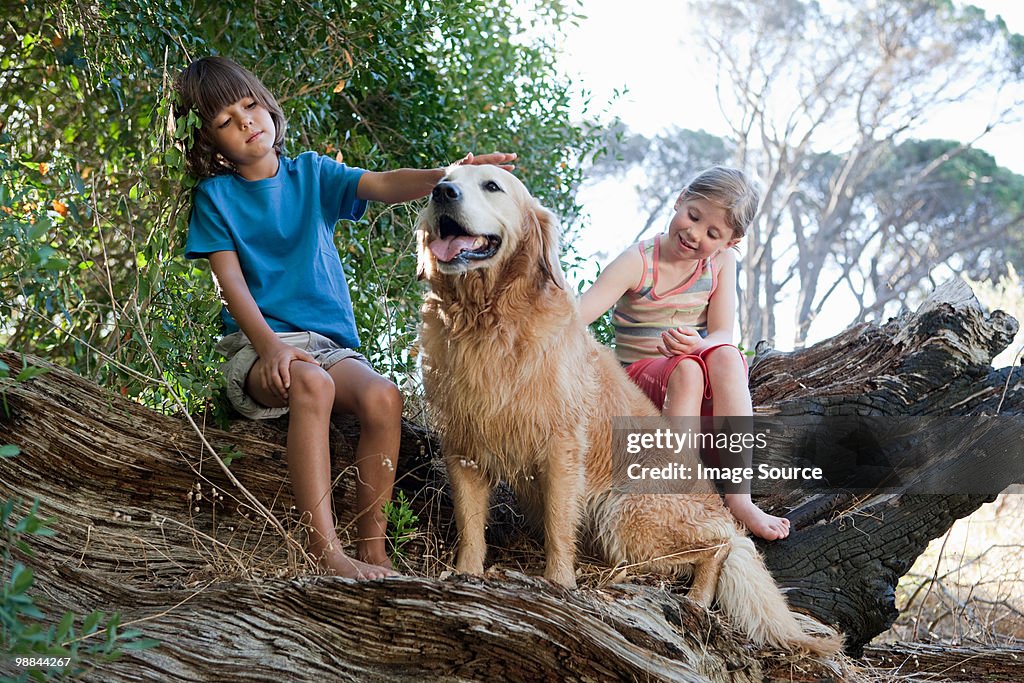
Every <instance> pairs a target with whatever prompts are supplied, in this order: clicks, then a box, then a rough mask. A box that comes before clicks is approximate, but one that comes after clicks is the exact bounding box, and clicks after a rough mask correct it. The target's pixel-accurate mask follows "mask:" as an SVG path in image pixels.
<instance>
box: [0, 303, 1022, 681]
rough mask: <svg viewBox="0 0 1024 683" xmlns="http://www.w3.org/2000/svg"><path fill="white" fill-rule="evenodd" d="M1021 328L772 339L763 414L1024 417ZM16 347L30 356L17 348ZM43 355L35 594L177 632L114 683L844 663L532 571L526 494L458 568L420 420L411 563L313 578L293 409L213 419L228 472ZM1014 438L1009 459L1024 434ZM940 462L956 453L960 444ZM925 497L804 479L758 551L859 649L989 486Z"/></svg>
mask: <svg viewBox="0 0 1024 683" xmlns="http://www.w3.org/2000/svg"><path fill="white" fill-rule="evenodd" d="M1015 329H1016V323H1015V322H1014V321H1013V320H1012V319H1011V318H1008V317H1007V316H1005V315H1003V314H1001V313H999V312H996V313H993V314H991V315H986V314H985V313H984V312H983V311H982V310H981V308H980V306H979V305H978V304H977V302H976V301H974V300H973V297H972V296H971V295H970V292H969V290H967V289H966V286H964V285H962V283H959V284H957V283H953V284H950V285H949V286H946V287H944V288H940V290H938V291H937V292H936V293H935V295H933V297H932V298H931V299H930V300H929V301H928V302H926V303H925V304H924V305H922V307H921V309H920V310H919V311H918V312H917V313H915V314H906V315H904V316H902V317H901V318H899V319H896V320H892V321H890V322H888V323H886V324H885V325H881V326H878V325H860V326H857V327H855V328H852V329H850V330H847V331H846V332H844V333H843V334H841V335H839V336H837V337H835V338H833V339H831V340H829V341H826V342H823V343H821V344H818V345H816V346H814V347H811V348H809V349H806V350H802V351H798V352H794V353H787V354H782V353H775V352H771V351H768V350H764V349H762V350H761V353H760V354H759V356H758V357H757V358H756V359H755V362H754V363H753V365H752V371H751V387H752V391H753V396H754V401H755V405H756V406H757V409H758V411H759V412H760V413H762V414H773V415H798V416H799V415H804V416H808V415H809V416H820V415H842V414H844V411H846V412H847V413H848V414H871V415H883V416H884V415H889V416H902V415H910V416H928V415H955V416H972V415H981V414H995V413H997V412H998V413H999V414H1000V415H1003V416H1015V415H1016V416H1019V415H1021V414H1022V412H1024V381H1022V380H1021V377H1020V374H1019V369H1018V370H1017V371H1016V372H1017V373H1018V374H1016V375H1014V374H1011V373H1012V372H1013V369H1004V370H1001V371H996V370H993V369H992V368H991V366H990V365H989V363H990V362H991V358H992V357H993V356H994V355H995V354H996V353H998V352H999V351H1000V350H1001V349H1002V348H1004V347H1005V346H1006V345H1007V344H1008V343H1009V340H1010V339H1012V337H1013V334H1014V332H1015ZM0 359H2V360H3V361H4V362H5V363H7V364H8V365H9V366H11V367H12V369H14V371H15V372H17V370H18V369H20V367H21V363H22V360H21V358H20V356H19V355H18V354H15V353H11V352H3V353H2V354H0ZM26 360H27V362H28V363H29V364H32V365H38V366H40V367H44V368H47V369H48V370H49V371H48V372H47V373H46V374H43V375H41V376H37V377H35V378H33V379H31V380H28V381H26V382H24V383H13V384H10V385H9V386H7V387H6V389H5V396H6V402H7V405H8V407H9V410H10V415H9V416H8V417H3V418H2V419H0V444H3V443H13V444H16V445H18V446H19V447H20V449H21V451H22V454H21V455H20V456H18V457H17V458H13V459H0V499H2V498H9V497H15V498H20V499H22V500H24V501H31V500H33V499H38V500H40V501H41V512H42V514H44V515H48V516H53V517H54V518H55V521H54V523H53V527H54V529H55V530H56V532H57V534H56V535H55V536H53V537H47V538H36V539H32V546H33V548H34V549H35V554H34V555H33V556H32V557H30V558H25V559H26V560H27V562H28V563H29V564H31V565H32V566H33V567H35V568H36V570H37V583H36V586H35V589H36V590H38V591H40V592H41V593H42V594H43V595H45V596H46V597H47V598H48V600H49V607H48V609H47V612H48V613H49V614H51V615H58V614H59V613H60V612H62V611H63V610H65V609H70V610H74V611H76V612H78V613H84V612H88V611H91V610H94V609H106V610H108V611H109V610H111V609H117V610H120V611H121V613H122V616H123V621H125V622H127V621H131V620H141V621H139V622H138V624H137V627H139V628H141V629H142V630H143V631H144V632H145V633H146V635H147V636H150V637H154V638H157V639H158V640H160V641H161V645H160V646H159V647H157V648H155V649H152V650H145V651H141V652H132V653H129V654H128V655H127V656H126V657H125V658H124V659H122V660H121V661H119V662H115V663H112V664H107V665H104V667H103V669H102V676H100V677H99V678H97V680H99V679H102V680H153V679H154V678H157V679H161V678H162V679H185V678H189V679H200V680H208V679H230V680H267V679H271V678H274V679H288V678H291V677H299V678H312V677H314V676H318V677H323V676H327V677H335V678H341V679H348V680H406V679H408V680H422V679H423V678H425V677H426V678H430V677H435V678H445V679H454V680H460V679H461V680H492V679H498V680H501V679H517V680H523V679H537V680H609V679H611V680H615V679H619V680H633V679H640V678H643V679H645V680H679V681H691V680H692V681H699V680H715V681H747V680H751V681H753V680H763V679H764V678H765V677H770V676H771V674H772V671H775V670H779V671H785V672H786V675H787V677H788V676H789V675H790V674H791V672H792V671H795V670H799V669H800V668H803V669H804V670H805V671H806V673H807V675H808V676H811V677H814V676H817V675H825V674H826V673H827V671H825V672H824V673H823V672H822V670H821V669H820V667H819V666H818V665H816V664H814V663H811V662H804V661H795V660H794V659H793V658H792V657H783V656H781V655H779V654H778V653H766V652H754V651H752V650H751V648H750V647H749V646H748V645H747V644H746V643H744V641H743V639H742V637H740V636H737V634H736V633H734V632H733V631H732V630H731V629H730V628H729V627H728V625H726V624H723V623H722V622H720V621H719V620H718V619H717V618H716V617H714V616H712V615H709V614H708V613H707V612H705V611H703V610H701V609H699V608H697V607H695V606H694V605H693V604H692V603H690V602H689V601H688V600H686V599H685V597H683V596H684V595H685V590H684V589H682V588H681V587H678V586H674V585H672V584H671V583H668V582H665V581H662V580H660V579H659V578H657V577H637V578H634V583H633V584H626V585H618V586H616V585H609V580H610V579H611V578H612V574H614V573H615V572H613V571H606V570H605V569H604V568H601V567H598V566H595V565H592V564H588V563H586V562H585V561H584V562H582V563H581V576H580V585H581V589H580V590H579V591H573V592H567V591H564V590H562V589H559V588H556V587H553V586H551V585H549V584H546V583H545V582H544V581H542V580H540V579H537V578H527V577H525V576H523V575H522V574H520V573H517V572H516V571H512V572H510V571H509V570H520V571H522V570H525V571H526V572H527V573H529V574H537V573H539V572H540V567H541V566H542V557H541V554H540V551H539V546H538V545H537V544H536V543H535V542H534V541H532V540H529V539H526V538H525V537H524V536H523V534H522V529H521V525H520V523H519V520H520V517H519V516H518V514H517V513H516V511H515V505H514V501H511V500H509V499H500V500H497V501H496V502H495V506H494V510H493V519H492V524H491V527H490V529H489V533H490V541H491V542H492V543H493V544H494V550H493V552H492V553H491V555H490V558H489V559H490V560H491V561H493V562H494V564H495V566H496V567H497V568H498V569H497V570H496V571H493V572H491V573H490V574H489V575H488V576H487V577H486V578H485V579H471V578H466V577H446V575H447V570H448V569H449V567H450V566H451V559H452V553H451V551H452V546H453V544H454V540H455V539H454V533H453V529H452V524H451V515H450V510H449V508H448V503H447V500H446V497H445V495H444V493H443V489H444V475H443V472H441V471H440V470H438V469H437V468H436V467H435V466H434V463H435V461H436V456H437V444H436V442H435V441H434V440H433V438H432V436H431V435H430V433H429V432H428V431H427V430H425V429H424V428H422V427H421V426H417V425H413V424H410V423H407V424H406V425H405V427H404V430H405V431H404V433H403V445H402V449H403V450H402V454H401V456H400V463H399V487H400V488H402V489H403V490H405V491H407V492H408V494H409V497H410V498H411V499H412V501H413V507H414V508H415V510H416V512H417V514H419V516H420V520H421V521H420V524H419V532H418V534H417V535H416V537H415V538H414V539H413V540H412V541H411V542H410V544H409V548H410V549H409V551H408V553H407V556H406V563H407V564H406V566H405V567H404V569H405V571H406V572H408V573H410V574H412V575H413V576H409V577H405V578H401V579H396V580H389V581H384V582H372V583H366V584H364V583H358V584H357V583H354V582H351V581H348V580H344V579H338V578H334V577H325V576H311V575H310V569H311V567H310V566H309V564H308V563H307V561H306V559H305V558H304V557H303V555H302V553H301V550H300V548H301V545H302V533H301V529H300V528H299V525H298V523H297V521H296V519H295V516H294V514H293V513H292V511H291V498H290V494H289V493H288V489H287V485H286V479H285V465H284V459H283V456H284V447H283V444H284V426H285V425H286V422H285V420H278V421H272V422H270V423H252V422H248V421H241V420H240V421H236V422H233V423H232V424H231V425H230V429H229V430H227V431H224V430H219V429H213V428H206V429H204V430H202V431H203V433H204V434H205V438H206V439H207V441H208V442H209V444H210V445H211V447H212V449H213V451H216V452H221V453H225V454H226V453H230V454H233V455H237V454H241V455H242V456H243V457H241V458H240V459H236V460H235V461H234V462H233V463H232V464H231V466H230V472H231V474H232V476H233V477H235V478H237V484H236V483H235V482H233V481H231V479H229V477H228V475H227V474H226V473H225V472H224V471H223V470H222V469H221V467H220V465H219V464H218V463H217V459H216V458H215V457H214V456H213V454H212V453H211V452H210V451H209V450H208V449H206V448H205V447H204V445H203V443H202V441H201V440H200V438H199V434H198V432H197V431H196V430H194V429H192V427H191V426H190V425H189V424H188V423H186V422H185V421H184V420H182V419H180V418H174V417H167V416H162V415H159V414H156V413H154V412H152V411H150V410H148V409H145V408H143V407H141V406H139V405H137V404H134V403H132V402H130V401H127V400H123V399H121V398H120V397H118V396H112V395H109V394H108V393H106V392H104V391H102V390H100V389H99V388H98V387H96V386H95V385H93V384H91V383H90V382H87V381H85V380H83V379H81V378H79V377H76V376H74V375H72V374H70V373H68V372H66V371H63V370H61V369H59V368H54V367H52V366H48V365H47V364H46V363H45V362H44V361H41V360H38V359H26ZM858 411H859V413H858ZM872 411H873V412H872ZM333 429H334V431H333V433H332V444H333V445H334V448H335V458H334V460H335V463H334V469H335V474H336V475H338V486H337V488H336V492H335V505H336V510H337V512H338V516H339V521H340V522H341V523H342V524H343V529H342V531H344V530H345V528H347V527H344V525H345V524H347V523H348V522H349V521H350V520H351V519H352V507H353V505H354V491H353V485H352V477H351V476H348V475H346V473H345V470H346V469H347V468H348V467H349V466H350V465H351V462H352V460H351V458H352V448H351V445H352V444H354V442H355V440H356V439H357V437H358V426H357V425H356V424H355V423H354V422H353V421H351V420H345V419H338V420H336V421H335V425H334V428H333ZM1015 449H1016V450H1013V449H1011V452H1010V454H1009V456H1012V458H1018V457H1019V455H1021V452H1020V445H1019V442H1018V443H1017V444H1016V445H1015ZM939 455H941V456H943V462H952V463H956V462H958V461H960V460H962V459H963V458H964V457H966V456H967V454H963V453H958V452H952V451H951V452H949V453H945V454H939ZM943 471H945V470H943ZM999 476H1000V477H1001V478H1002V479H1004V480H1005V481H1002V480H1000V481H992V482H989V483H990V485H991V486H992V487H993V491H997V490H999V488H998V487H1002V486H1003V485H1009V484H1010V483H1014V482H1019V481H1021V479H1022V477H1021V473H1020V471H1019V469H1017V468H1014V467H1007V468H1005V471H1001V472H1000V473H999ZM243 487H244V490H246V491H248V492H249V493H250V494H251V495H252V499H250V498H248V497H246V495H244V494H243ZM913 491H914V489H913V487H906V486H905V487H902V488H899V487H894V488H890V489H887V490H886V491H885V492H884V493H882V494H875V495H857V494H856V493H842V492H840V493H837V492H835V491H833V490H828V491H817V492H816V491H813V490H791V491H775V492H769V493H768V496H767V497H766V498H765V499H764V501H765V504H766V505H767V506H768V507H770V508H771V509H773V510H776V511H788V512H789V514H790V517H791V519H792V520H793V524H794V533H793V534H792V536H791V538H790V539H788V540H786V541H784V542H778V543H773V544H761V549H762V551H763V552H765V554H766V558H767V560H768V563H769V566H770V567H771V568H772V571H773V573H774V574H775V576H776V578H777V579H778V580H779V582H780V583H781V584H782V585H783V586H786V587H789V588H790V589H791V590H790V591H789V593H788V599H789V601H790V603H791V604H792V605H794V606H795V607H797V608H799V609H801V610H803V611H806V612H808V613H810V614H812V615H814V616H816V617H818V618H819V619H821V620H822V621H825V622H828V623H832V624H836V625H838V626H839V627H840V629H841V630H843V631H844V632H845V633H846V634H847V638H848V643H849V645H850V648H851V650H852V651H854V652H856V651H857V650H858V649H859V648H860V647H861V646H862V645H863V644H864V643H866V642H868V641H869V640H870V639H871V638H872V637H873V636H874V635H876V634H878V633H880V632H881V631H883V630H885V629H886V628H888V626H889V625H890V624H891V623H892V620H893V619H894V618H895V606H894V599H893V595H894V588H895V585H896V583H897V581H898V580H899V577H900V576H901V575H902V574H903V573H904V572H905V571H906V570H907V569H908V568H909V567H910V565H911V564H912V563H913V561H914V559H915V558H916V557H917V556H918V554H920V552H921V551H922V550H923V549H924V547H925V545H926V544H927V542H928V541H929V540H930V539H931V538H934V537H937V536H939V535H941V534H942V533H944V532H945V531H946V530H947V529H948V528H949V526H950V525H951V524H952V523H953V522H954V521H955V520H956V519H958V518H960V517H963V516H965V515H967V514H970V512H971V511H973V510H974V509H976V508H977V507H978V506H979V505H981V504H982V503H983V502H985V501H987V500H991V499H992V497H993V496H992V495H991V493H990V492H984V491H981V492H968V493H962V494H956V493H951V492H945V493H941V494H931V495H927V494H922V493H919V492H913ZM255 501H258V502H259V503H261V504H262V505H265V506H266V508H268V512H269V516H268V514H266V513H264V512H261V511H259V510H258V505H257V502H255ZM584 560H585V558H584ZM445 577H446V578H445ZM54 618H56V617H54ZM2 666H4V663H2V662H0V667H2ZM794 667H796V669H794ZM816 667H818V668H816ZM97 675H98V674H97Z"/></svg>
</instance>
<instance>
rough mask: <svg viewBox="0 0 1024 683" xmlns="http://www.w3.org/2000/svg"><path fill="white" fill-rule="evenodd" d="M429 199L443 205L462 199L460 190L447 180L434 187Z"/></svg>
mask: <svg viewBox="0 0 1024 683" xmlns="http://www.w3.org/2000/svg"><path fill="white" fill-rule="evenodd" d="M430 196H431V198H433V200H434V201H435V202H438V203H440V204H443V203H445V202H457V201H459V200H460V199H462V190H460V189H459V186H458V185H456V184H455V183H452V182H449V181H447V180H442V181H441V182H439V183H438V184H437V185H435V186H434V191H433V192H431V193H430Z"/></svg>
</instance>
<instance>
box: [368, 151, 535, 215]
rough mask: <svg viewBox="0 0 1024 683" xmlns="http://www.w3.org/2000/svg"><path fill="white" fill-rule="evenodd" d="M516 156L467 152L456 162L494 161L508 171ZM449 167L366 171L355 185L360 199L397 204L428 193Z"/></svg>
mask: <svg viewBox="0 0 1024 683" xmlns="http://www.w3.org/2000/svg"><path fill="white" fill-rule="evenodd" d="M515 158H516V155H515V154H503V153H501V152H495V153H493V154H481V155H480V156H473V155H472V154H467V155H466V156H465V157H463V158H462V159H461V160H459V161H457V162H456V164H459V165H461V164H494V165H496V166H500V167H501V168H503V169H505V170H506V171H511V170H512V169H513V168H515V167H514V166H512V165H511V162H512V161H514V160H515ZM447 171H448V169H446V168H399V169H395V170H394V171H379V172H378V171H367V172H365V173H363V175H362V177H360V178H359V185H358V186H357V187H356V196H357V197H358V198H359V199H366V200H369V201H374V202H384V203H385V204H398V203H401V202H408V201H411V200H413V199H419V198H420V197H426V196H427V195H428V194H430V191H431V190H433V189H434V186H435V185H437V184H438V183H439V182H441V179H442V178H444V176H445V173H447Z"/></svg>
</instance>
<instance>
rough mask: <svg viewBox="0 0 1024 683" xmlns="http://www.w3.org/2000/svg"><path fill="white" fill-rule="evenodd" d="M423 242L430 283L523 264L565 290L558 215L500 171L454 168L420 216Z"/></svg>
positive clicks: (422, 266)
mask: <svg viewBox="0 0 1024 683" xmlns="http://www.w3.org/2000/svg"><path fill="white" fill-rule="evenodd" d="M417 241H418V244H419V255H418V257H419V274H420V277H425V278H427V279H428V280H432V279H433V278H434V277H436V276H438V275H440V276H452V275H461V274H464V273H468V272H470V271H474V270H484V269H487V270H495V269H501V268H504V267H506V266H508V265H509V264H511V263H513V262H522V263H523V265H524V266H525V267H526V268H529V269H532V268H537V269H539V272H540V273H543V275H544V276H545V277H547V278H549V279H550V280H551V281H552V282H554V283H555V284H556V285H558V286H559V287H561V286H562V285H563V281H562V273H561V268H560V266H559V263H558V233H557V225H556V221H555V218H554V216H553V215H552V213H551V212H550V211H548V210H547V209H545V208H544V207H542V206H541V205H540V203H539V202H537V200H536V199H534V198H533V197H532V196H530V193H529V192H528V191H527V190H526V187H524V186H523V184H522V183H521V182H520V181H519V179H518V178H516V177H515V176H514V175H512V174H511V173H509V172H508V171H505V170H503V169H501V168H498V167H497V166H484V165H481V166H471V165H467V166H453V167H451V168H449V169H448V172H447V173H446V174H445V177H444V178H442V179H441V182H439V183H438V184H437V186H436V187H435V188H434V191H433V192H432V193H431V195H430V202H429V203H428V204H427V207H426V208H425V209H424V210H423V211H422V212H421V213H420V217H419V223H418V226H417ZM517 274H519V275H529V273H517Z"/></svg>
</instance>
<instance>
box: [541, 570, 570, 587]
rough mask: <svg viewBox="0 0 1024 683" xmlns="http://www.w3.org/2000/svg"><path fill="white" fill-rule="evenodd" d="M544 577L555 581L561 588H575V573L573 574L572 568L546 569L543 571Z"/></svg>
mask: <svg viewBox="0 0 1024 683" xmlns="http://www.w3.org/2000/svg"><path fill="white" fill-rule="evenodd" d="M544 578H545V579H547V580H548V581H550V582H552V583H556V584H558V585H559V586H562V587H563V588H568V589H570V590H573V589H575V588H576V575H575V574H573V572H572V569H569V570H557V569H556V570H550V569H549V570H548V571H545V572H544Z"/></svg>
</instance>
